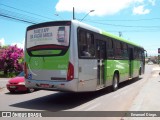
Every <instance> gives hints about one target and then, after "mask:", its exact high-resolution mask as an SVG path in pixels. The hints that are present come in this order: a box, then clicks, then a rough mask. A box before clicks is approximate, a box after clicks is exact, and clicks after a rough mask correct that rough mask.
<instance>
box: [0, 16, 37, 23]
mask: <svg viewBox="0 0 160 120" xmlns="http://www.w3.org/2000/svg"><path fill="white" fill-rule="evenodd" d="M0 16H1V17H5V18H9V19H13V20H18V21H21V22H25V23H30V24H36V23H34V22H30V21H27V20H22V19H19V18H15V17H11V16H7V15H2V14H0Z"/></svg>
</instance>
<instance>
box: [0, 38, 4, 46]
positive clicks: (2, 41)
mask: <svg viewBox="0 0 160 120" xmlns="http://www.w3.org/2000/svg"><path fill="white" fill-rule="evenodd" d="M4 45H5V40H4V38H1V39H0V46H4Z"/></svg>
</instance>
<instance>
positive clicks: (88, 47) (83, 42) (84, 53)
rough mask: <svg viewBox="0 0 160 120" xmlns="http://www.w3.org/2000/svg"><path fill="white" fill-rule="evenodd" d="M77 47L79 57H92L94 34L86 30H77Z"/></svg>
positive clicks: (93, 54)
mask: <svg viewBox="0 0 160 120" xmlns="http://www.w3.org/2000/svg"><path fill="white" fill-rule="evenodd" d="M78 34H79V37H78V47H79V49H78V50H79V57H81V58H93V57H95V45H94V43H95V42H94V35H93V34H91V33H89V32H87V31H86V30H79V33H78Z"/></svg>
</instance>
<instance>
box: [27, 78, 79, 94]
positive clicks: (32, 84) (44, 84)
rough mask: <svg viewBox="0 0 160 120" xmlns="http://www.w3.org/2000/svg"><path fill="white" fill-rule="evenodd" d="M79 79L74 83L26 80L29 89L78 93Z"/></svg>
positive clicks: (73, 81)
mask: <svg viewBox="0 0 160 120" xmlns="http://www.w3.org/2000/svg"><path fill="white" fill-rule="evenodd" d="M77 82H78V79H74V80H72V81H58V80H57V81H51V80H28V79H25V86H26V87H27V88H34V89H37V90H52V91H70V92H77Z"/></svg>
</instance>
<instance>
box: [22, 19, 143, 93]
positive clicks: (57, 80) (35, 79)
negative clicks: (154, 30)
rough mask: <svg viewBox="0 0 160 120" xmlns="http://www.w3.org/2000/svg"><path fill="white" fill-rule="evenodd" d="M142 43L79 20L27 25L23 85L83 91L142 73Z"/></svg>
mask: <svg viewBox="0 0 160 120" xmlns="http://www.w3.org/2000/svg"><path fill="white" fill-rule="evenodd" d="M144 67H145V55H144V48H143V47H141V46H139V45H136V44H134V43H132V42H130V41H127V40H125V39H123V38H121V37H117V36H114V35H112V34H109V33H107V32H105V31H102V30H100V29H97V28H95V27H92V26H90V25H87V24H84V23H82V22H79V21H76V20H71V21H54V22H46V23H40V24H36V25H32V26H29V27H28V28H27V30H26V39H25V67H24V71H25V85H26V86H27V87H29V88H35V89H43V90H53V91H70V92H86V91H97V90H100V89H103V88H105V87H107V86H112V88H113V90H116V89H117V88H118V85H119V83H121V82H123V81H126V80H130V79H132V78H136V77H139V75H141V74H143V73H144Z"/></svg>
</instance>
